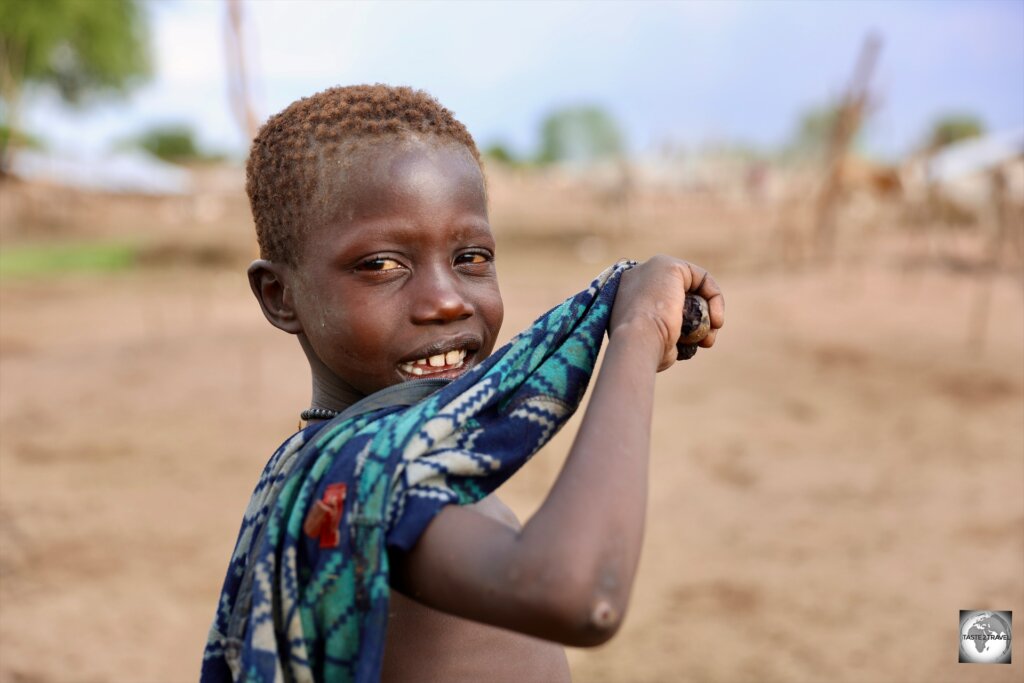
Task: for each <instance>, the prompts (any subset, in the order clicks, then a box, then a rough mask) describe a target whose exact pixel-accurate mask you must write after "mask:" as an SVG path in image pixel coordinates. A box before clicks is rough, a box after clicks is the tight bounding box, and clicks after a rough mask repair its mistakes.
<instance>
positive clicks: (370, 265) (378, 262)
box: [357, 256, 402, 272]
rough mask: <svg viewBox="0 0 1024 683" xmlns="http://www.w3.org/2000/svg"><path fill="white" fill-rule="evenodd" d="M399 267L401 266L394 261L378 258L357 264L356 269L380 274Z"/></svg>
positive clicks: (382, 257)
mask: <svg viewBox="0 0 1024 683" xmlns="http://www.w3.org/2000/svg"><path fill="white" fill-rule="evenodd" d="M401 267H402V264H401V263H399V262H398V261H396V260H395V259H393V258H386V257H384V256H379V257H377V258H371V259H366V260H365V261H363V262H362V263H360V264H359V266H358V268H357V269H358V270H370V271H376V272H382V271H385V270H395V269H396V268H401Z"/></svg>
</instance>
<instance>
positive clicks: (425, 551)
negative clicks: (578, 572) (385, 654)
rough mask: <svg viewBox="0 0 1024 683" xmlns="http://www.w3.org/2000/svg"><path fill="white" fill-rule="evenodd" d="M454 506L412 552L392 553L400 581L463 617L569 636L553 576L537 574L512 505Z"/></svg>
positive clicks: (395, 580) (412, 593) (394, 575)
mask: <svg viewBox="0 0 1024 683" xmlns="http://www.w3.org/2000/svg"><path fill="white" fill-rule="evenodd" d="M498 505H499V506H500V508H498V507H495V506H493V505H492V506H491V507H490V509H487V510H486V511H487V514H484V513H483V512H481V510H480V509H477V508H476V506H458V505H449V506H447V507H445V508H444V509H442V510H441V512H439V513H438V514H437V516H436V517H435V518H434V519H433V520H432V521H431V523H430V525H429V526H428V527H427V529H426V531H424V533H423V535H422V536H421V537H420V539H419V541H418V542H417V544H416V546H415V547H414V548H413V549H412V550H411V551H410V552H408V553H404V554H399V553H395V554H393V557H392V559H393V567H392V572H391V581H392V585H393V587H394V588H396V589H397V590H399V591H401V592H402V593H404V594H406V595H408V596H409V597H411V598H413V599H414V600H417V601H418V602H421V603H423V604H425V605H428V606H430V607H433V608H435V609H439V610H441V611H443V612H447V613H449V614H453V615H455V616H458V617H463V618H466V619H472V620H474V621H479V622H483V623H487V624H491V625H493V626H500V627H502V628H508V629H512V630H515V631H519V632H522V633H526V634H529V635H534V636H538V637H542V638H548V639H551V640H559V641H565V640H566V639H567V638H568V637H569V636H567V635H566V634H565V631H564V628H563V624H562V623H560V622H561V621H562V620H561V619H560V618H559V607H560V604H559V601H558V600H553V599H552V593H553V592H555V591H554V590H552V589H553V588H555V586H554V584H553V583H547V582H545V581H544V580H540V581H537V580H534V577H532V576H531V575H532V574H534V572H533V571H531V570H529V569H528V567H529V566H530V565H531V564H532V563H531V562H530V559H531V558H529V557H524V552H523V550H524V546H523V545H522V544H521V542H520V540H521V539H520V530H519V529H518V528H517V527H518V524H516V525H515V526H513V525H512V524H511V522H512V521H515V518H514V515H512V516H511V520H509V519H508V518H505V519H500V518H496V517H498V515H501V516H502V517H504V516H505V515H511V511H508V510H507V508H504V506H503V505H501V504H500V503H499V504H498Z"/></svg>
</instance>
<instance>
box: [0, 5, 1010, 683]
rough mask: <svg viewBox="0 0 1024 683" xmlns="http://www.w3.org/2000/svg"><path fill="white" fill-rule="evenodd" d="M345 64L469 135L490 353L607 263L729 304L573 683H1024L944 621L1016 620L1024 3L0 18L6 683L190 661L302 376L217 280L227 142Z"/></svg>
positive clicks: (240, 174) (138, 677) (0, 470)
mask: <svg viewBox="0 0 1024 683" xmlns="http://www.w3.org/2000/svg"><path fill="white" fill-rule="evenodd" d="M363 82H371V83H372V82H386V83H391V84H406V85H412V86H414V87H418V88H423V89H426V90H428V91H429V92H431V93H432V94H434V95H435V96H436V97H438V99H439V100H440V101H441V102H442V103H443V104H444V105H445V106H447V107H448V108H450V109H452V110H453V111H454V112H455V114H456V115H457V116H458V117H459V119H460V120H461V121H463V122H464V123H465V124H466V126H467V127H468V128H469V130H470V131H471V132H472V133H473V135H474V136H475V138H476V140H477V142H478V144H479V146H480V148H481V149H482V150H483V152H484V154H485V164H486V171H487V175H488V183H489V191H490V202H491V206H490V208H491V220H492V225H493V228H494V230H495V232H496V234H497V237H498V245H499V249H498V264H499V273H500V276H501V282H502V289H503V292H504V294H505V299H506V323H505V328H504V331H503V339H508V338H509V337H511V336H512V335H513V334H514V333H515V332H517V331H519V330H520V329H522V328H523V327H525V326H526V325H528V324H529V323H530V322H531V321H532V319H533V318H534V317H536V316H537V315H538V314H540V313H541V312H543V311H544V310H546V309H547V308H549V307H550V306H551V305H553V304H555V303H557V302H558V301H560V300H561V299H562V298H564V297H565V296H568V295H569V294H571V293H573V292H575V291H577V290H579V289H580V288H582V287H583V286H585V284H586V283H587V282H588V281H589V278H590V277H591V276H592V275H594V274H595V273H597V272H598V271H600V270H601V269H602V268H603V267H604V266H605V265H607V264H608V263H610V262H612V261H614V260H615V259H617V258H619V257H624V256H630V257H633V258H644V257H646V256H649V255H651V254H653V253H657V252H668V253H672V254H675V255H677V256H680V257H683V258H687V259H690V260H693V261H695V262H697V263H700V264H701V265H704V266H706V267H708V268H710V269H711V270H712V272H713V273H714V274H715V276H716V278H717V279H718V281H719V283H721V285H722V287H723V289H724V290H725V292H726V296H727V300H728V324H727V327H726V328H725V329H724V330H723V333H722V334H721V335H720V337H719V341H718V343H717V344H716V346H715V348H714V350H713V351H710V352H707V351H702V352H701V353H699V354H698V355H697V357H696V358H695V359H694V360H691V361H688V362H686V363H684V364H681V365H680V366H677V367H676V368H674V369H672V370H671V371H669V372H667V373H665V374H664V375H662V376H661V377H660V378H659V384H658V390H657V391H658V396H657V404H656V405H657V414H656V415H655V421H654V427H653V430H654V454H653V463H652V471H653V475H652V482H651V491H650V503H649V510H650V511H649V522H648V530H647V538H646V543H645V549H644V554H643V558H642V560H641V567H640V572H639V576H638V579H637V583H636V585H635V588H634V598H633V603H632V607H631V611H630V613H629V615H628V617H627V620H626V623H625V626H624V628H623V630H622V631H621V633H620V634H619V635H618V636H617V637H616V638H615V639H614V640H613V641H612V642H611V643H609V644H608V645H606V646H604V647H601V648H598V649H596V650H572V651H570V653H569V657H570V663H571V666H572V668H573V672H574V677H575V680H577V681H580V682H587V681H594V682H604V681H607V682H612V681H615V682H618V681H627V682H631V681H648V682H652V683H660V682H669V681H752V682H757V681H851V682H860V681H880V682H886V681H961V680H963V681H967V680H970V681H1020V680H1022V679H1024V664H1022V662H1024V652H1022V651H1021V650H1020V648H1019V647H1018V648H1016V649H1017V650H1018V651H1017V652H1016V653H1015V655H1016V656H1015V657H1014V662H1013V663H1012V664H1011V665H1007V666H1004V665H994V666H988V667H979V666H974V665H968V664H958V663H957V648H958V644H959V610H961V609H971V610H976V609H989V610H1013V611H1015V612H1016V613H1017V614H1018V615H1020V616H1019V620H1020V621H1021V624H1019V625H1018V629H1024V3H1022V2H1019V1H1015V0H1008V1H1005V2H953V1H941V2H928V1H920V2H890V3H880V2H878V3H875V2H829V3H812V2H714V3H711V2H706V3H705V2H680V3H645V2H632V3H614V2H608V3H568V2H566V3H545V4H540V3H476V4H470V3H400V2H389V3H342V2H337V3H334V2H305V3H304V2H273V1H264V2H254V1H250V0H218V1H213V0H211V1H209V2H185V1H182V0H177V1H175V0H168V1H166V2H137V1H134V0H102V1H100V0H95V1H86V0H50V1H49V2H31V1H30V0H7V1H6V2H4V3H0V87H2V91H0V94H2V103H0V115H2V116H0V681H10V682H12V683H15V682H17V683H30V682H31V683H35V682H44V681H45V682H49V681H53V682H61V683H63V682H65V681H67V682H71V681H76V682H77V681H82V682H87V681H118V682H120V681H124V682H126V683H136V682H150V681H151V682H154V683H162V682H164V681H167V682H173V681H189V680H195V678H196V676H197V673H198V667H199V660H200V656H201V653H202V647H203V644H204V642H205V638H206V631H207V628H208V626H209V623H210V620H211V619H212V616H213V612H214V609H215V606H216V600H217V595H218V593H219V590H220V585H221V582H222V580H223V575H224V571H225V568H226V566H227V561H228V558H229V555H230V551H231V548H232V547H233V543H234V540H235V534H236V532H237V529H238V525H239V523H240V520H241V514H242V511H243V509H244V506H245V504H246V502H247V500H248V498H249V495H250V493H251V491H252V487H253V485H254V484H255V481H256V479H257V477H258V474H259V472H260V471H261V469H262V467H263V465H264V464H265V462H266V459H267V458H268V457H269V455H270V453H271V452H272V450H273V449H274V448H275V447H276V446H277V445H278V444H279V443H280V442H281V441H282V440H283V439H285V438H286V437H287V436H288V435H289V434H290V433H291V432H292V431H293V430H294V429H295V427H296V424H297V422H298V413H299V412H300V411H301V410H302V409H303V408H305V407H307V405H308V400H309V379H308V369H307V367H306V364H305V361H304V359H303V357H302V355H301V353H300V352H299V349H298V346H297V344H296V343H295V341H294V340H293V339H290V338H288V337H287V336H286V335H283V334H281V333H280V332H277V331H276V330H274V329H272V328H271V327H270V326H269V325H267V324H266V322H265V321H264V319H263V317H262V315H261V314H260V312H259V309H258V307H257V305H256V303H255V302H254V301H253V300H252V297H251V294H250V292H249V290H248V285H247V283H246V280H245V276H244V269H245V266H246V265H247V264H248V262H249V261H250V260H251V259H252V258H254V257H255V256H256V255H257V249H256V245H255V239H254V232H253V229H252V224H251V218H250V214H249V209H248V203H247V200H246V198H245V194H244V170H243V165H244V160H245V155H246V150H247V144H248V140H250V139H251V137H252V136H253V134H254V132H255V130H256V129H257V128H258V126H259V125H260V123H261V122H262V121H263V120H265V118H266V117H267V116H268V115H270V114H272V113H274V112H277V111H279V110H281V109H282V108H284V107H285V106H287V105H288V104H289V103H290V102H292V101H293V100H295V99H296V98H299V97H302V96H305V95H309V94H312V93H314V92H316V91H318V90H321V89H323V88H326V87H330V86H332V85H337V84H351V83H363ZM576 424H577V423H576V421H575V420H574V421H573V422H571V423H570V425H569V427H567V428H566V430H564V432H563V433H562V434H561V435H559V437H558V438H557V439H556V440H555V442H553V444H552V445H551V446H549V447H548V448H547V449H546V451H545V452H543V453H542V454H541V455H539V456H538V457H537V458H536V459H535V460H534V461H533V462H531V463H530V464H529V465H528V466H527V467H526V468H525V469H524V470H523V472H522V473H521V474H519V475H517V477H516V478H514V479H513V480H512V481H511V482H510V483H509V484H507V485H506V486H505V487H503V489H502V492H501V495H502V496H503V497H504V499H505V500H506V501H507V502H509V504H510V505H512V507H513V508H514V509H515V510H516V511H517V513H519V515H520V516H521V517H522V518H527V517H529V515H530V514H531V513H532V512H533V511H534V510H535V509H536V508H537V506H538V505H539V504H540V502H541V501H542V500H543V497H544V495H545V493H546V491H547V487H548V486H549V485H550V483H551V481H552V480H553V478H554V477H555V476H556V474H557V472H558V469H559V466H560V463H561V460H562V458H564V455H565V452H566V450H567V449H568V446H569V444H570V443H571V439H572V433H573V431H574V430H575V425H576ZM595 504H601V505H604V504H609V502H608V501H595Z"/></svg>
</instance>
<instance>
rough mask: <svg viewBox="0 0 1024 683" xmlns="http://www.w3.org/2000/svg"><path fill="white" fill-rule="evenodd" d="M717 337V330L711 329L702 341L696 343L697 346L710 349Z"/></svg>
mask: <svg viewBox="0 0 1024 683" xmlns="http://www.w3.org/2000/svg"><path fill="white" fill-rule="evenodd" d="M717 335H718V330H716V329H712V330H711V331H710V332H708V336H706V337H704V338H703V339H701V340H700V342H698V344H699V346H701V347H702V348H705V349H709V348H711V346H712V345H713V344H714V343H715V337H716V336H717Z"/></svg>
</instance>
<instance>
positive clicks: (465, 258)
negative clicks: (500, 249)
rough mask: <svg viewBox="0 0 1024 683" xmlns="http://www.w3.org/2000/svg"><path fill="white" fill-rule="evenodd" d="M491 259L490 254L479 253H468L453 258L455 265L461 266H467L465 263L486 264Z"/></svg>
mask: <svg viewBox="0 0 1024 683" xmlns="http://www.w3.org/2000/svg"><path fill="white" fill-rule="evenodd" d="M492 258H493V257H492V256H491V255H490V254H485V253H483V252H479V251H469V252H466V253H465V254H459V255H458V256H456V257H455V265H463V264H467V263H468V264H477V263H487V262H488V261H490V260H491V259H492Z"/></svg>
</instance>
